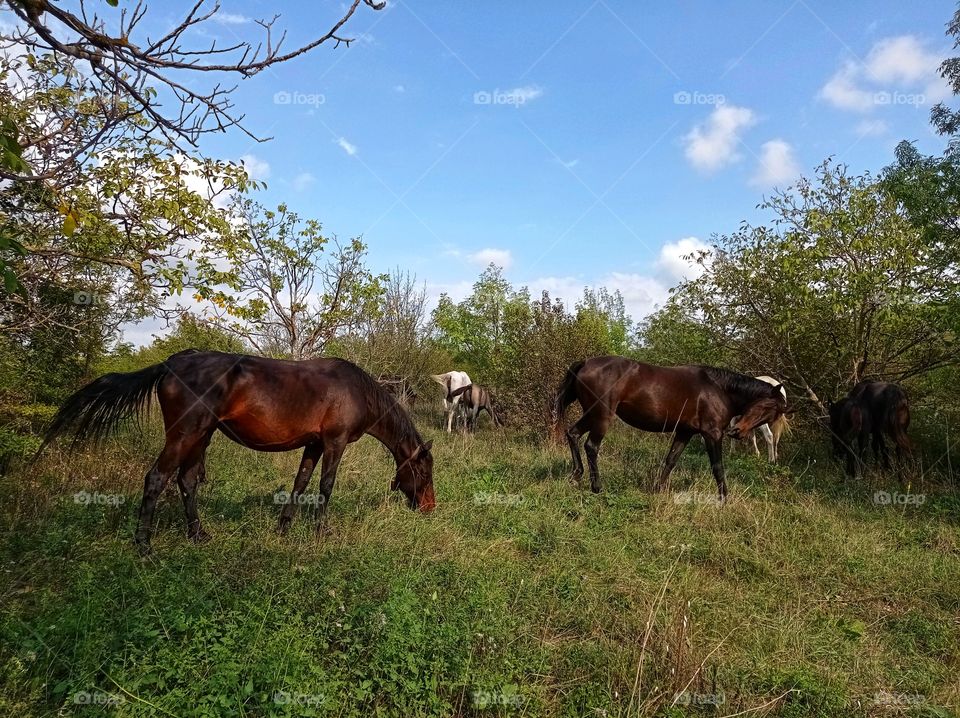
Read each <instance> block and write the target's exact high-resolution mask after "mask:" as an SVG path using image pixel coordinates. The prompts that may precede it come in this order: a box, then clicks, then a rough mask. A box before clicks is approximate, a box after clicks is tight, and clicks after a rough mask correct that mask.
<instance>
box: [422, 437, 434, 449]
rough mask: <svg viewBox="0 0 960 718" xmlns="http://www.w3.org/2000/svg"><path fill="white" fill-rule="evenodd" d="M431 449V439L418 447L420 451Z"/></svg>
mask: <svg viewBox="0 0 960 718" xmlns="http://www.w3.org/2000/svg"><path fill="white" fill-rule="evenodd" d="M432 448H433V439H430V441H428V442H427V443H426V444H424V445H423V446H421V447H420V449H421V450H422V451H430V449H432Z"/></svg>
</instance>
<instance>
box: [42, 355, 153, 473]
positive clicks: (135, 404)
mask: <svg viewBox="0 0 960 718" xmlns="http://www.w3.org/2000/svg"><path fill="white" fill-rule="evenodd" d="M168 371H169V369H168V368H167V365H166V364H154V365H153V366H148V367H147V368H146V369H141V370H140V371H134V372H130V373H128V374H105V375H104V376H102V377H100V378H99V379H95V380H94V381H92V382H90V383H89V384H87V385H86V386H85V387H83V388H82V389H80V391H78V392H76V393H75V394H74V395H73V396H71V397H70V398H69V399H67V400H66V402H64V404H63V406H62V407H61V408H60V411H58V412H57V415H56V416H55V417H54V418H53V423H52V424H50V427H49V428H48V429H47V432H46V434H45V435H44V437H43V443H42V444H41V445H40V448H39V449H37V453H36V456H34V458H36V457H38V456H40V453H41V452H42V451H43V450H44V449H45V448H46V446H47V444H49V443H50V442H52V441H54V440H55V439H56V438H57V437H59V436H61V435H63V434H66V433H68V432H71V431H72V432H73V442H72V443H71V448H74V447H75V446H77V445H78V444H80V443H82V442H84V441H87V440H90V439H92V440H94V441H100V440H101V439H103V438H104V437H106V436H107V435H108V434H110V432H112V431H113V430H114V429H115V428H116V427H117V425H118V424H119V423H120V422H122V421H123V420H124V419H127V418H129V417H131V416H136V417H138V418H139V416H140V415H141V414H143V413H144V412H145V411H146V410H147V409H149V406H150V397H151V396H152V395H153V392H154V391H155V390H156V388H157V385H158V384H159V383H160V381H161V380H162V379H163V377H165V376H166V375H167V373H168Z"/></svg>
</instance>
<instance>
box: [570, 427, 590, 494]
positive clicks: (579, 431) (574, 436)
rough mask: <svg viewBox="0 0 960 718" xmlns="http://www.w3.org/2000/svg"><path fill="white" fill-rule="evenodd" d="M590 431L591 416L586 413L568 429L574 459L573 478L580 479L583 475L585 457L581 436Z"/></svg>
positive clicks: (571, 454) (571, 455)
mask: <svg viewBox="0 0 960 718" xmlns="http://www.w3.org/2000/svg"><path fill="white" fill-rule="evenodd" d="M588 431H590V417H589V415H588V414H584V415H583V416H581V417H580V418H579V419H577V420H576V421H575V422H574V423H573V426H571V427H570V428H569V429H567V432H566V434H567V443H568V444H569V445H570V457H571V460H572V461H573V474H572V476H573V480H574V481H580V479H581V477H582V476H583V458H581V456H580V437H582V436H583V435H584V434H585V433H586V432H588Z"/></svg>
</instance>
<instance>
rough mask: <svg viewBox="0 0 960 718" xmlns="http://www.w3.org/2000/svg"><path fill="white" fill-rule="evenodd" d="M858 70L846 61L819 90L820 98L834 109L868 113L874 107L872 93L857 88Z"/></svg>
mask: <svg viewBox="0 0 960 718" xmlns="http://www.w3.org/2000/svg"><path fill="white" fill-rule="evenodd" d="M860 70H861V68H859V67H858V66H857V65H856V64H855V63H853V62H851V61H847V62H845V63H844V64H843V67H841V68H840V69H839V70H837V71H836V73H834V75H833V77H831V78H830V79H829V80H827V84H825V85H824V86H823V87H822V88H821V89H820V97H821V98H823V99H824V100H826V101H827V102H829V103H830V104H831V105H833V106H834V107H838V108H840V109H841V110H852V111H854V112H868V111H870V110H871V109H873V107H874V106H875V103H874V93H872V92H870V91H868V90H865V89H863V88H862V87H859V86H858V84H857V83H858V80H859V76H860Z"/></svg>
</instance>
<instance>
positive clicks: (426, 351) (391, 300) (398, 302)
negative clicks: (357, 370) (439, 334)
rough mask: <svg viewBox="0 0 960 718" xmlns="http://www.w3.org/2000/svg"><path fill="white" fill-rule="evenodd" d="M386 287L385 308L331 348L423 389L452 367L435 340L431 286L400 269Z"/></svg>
mask: <svg viewBox="0 0 960 718" xmlns="http://www.w3.org/2000/svg"><path fill="white" fill-rule="evenodd" d="M383 289H384V292H383V297H382V299H381V301H380V308H379V311H377V312H372V313H370V314H368V315H366V316H364V317H362V318H361V320H360V322H359V324H358V326H357V327H356V329H355V331H354V332H352V333H351V334H350V335H347V336H344V337H341V338H338V339H337V340H336V341H335V342H334V343H333V345H332V346H331V348H330V351H331V352H332V353H334V354H336V355H338V356H343V357H345V358H347V359H350V360H351V361H353V362H355V363H357V364H359V365H360V366H362V367H363V368H364V369H366V370H367V371H369V372H370V373H371V374H373V375H374V376H397V377H402V378H404V379H406V380H407V381H408V382H410V383H411V384H413V385H419V386H420V387H421V388H422V387H423V385H424V379H425V378H427V377H428V375H429V374H432V373H437V372H441V371H446V370H447V369H446V368H442V364H443V357H445V356H446V355H445V354H444V353H443V352H442V350H439V349H438V347H437V346H436V344H435V342H433V341H432V339H431V333H432V327H431V325H430V320H429V317H428V315H427V294H426V289H425V287H423V286H422V285H419V286H418V284H417V281H416V278H415V277H413V276H412V275H410V274H409V273H407V272H402V271H400V270H399V269H397V270H395V271H393V272H392V273H391V274H390V275H389V276H387V277H386V279H385V282H384V287H383ZM427 381H429V379H427Z"/></svg>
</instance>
